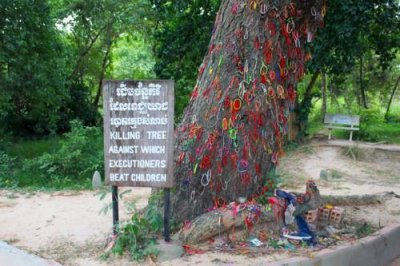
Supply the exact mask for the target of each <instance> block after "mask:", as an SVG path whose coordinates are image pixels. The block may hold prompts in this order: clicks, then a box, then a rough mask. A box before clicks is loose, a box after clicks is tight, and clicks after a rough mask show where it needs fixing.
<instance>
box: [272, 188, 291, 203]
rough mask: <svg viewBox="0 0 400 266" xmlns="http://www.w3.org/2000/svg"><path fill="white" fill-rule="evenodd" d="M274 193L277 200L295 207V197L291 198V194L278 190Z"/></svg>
mask: <svg viewBox="0 0 400 266" xmlns="http://www.w3.org/2000/svg"><path fill="white" fill-rule="evenodd" d="M275 193H276V196H278V197H279V198H282V199H285V200H287V201H288V202H289V203H291V204H293V206H296V197H295V196H293V195H292V194H290V193H287V192H286V191H283V190H280V189H277V190H276V192H275Z"/></svg>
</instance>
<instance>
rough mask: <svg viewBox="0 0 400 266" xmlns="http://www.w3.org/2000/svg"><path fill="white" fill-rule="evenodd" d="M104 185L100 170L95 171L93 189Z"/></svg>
mask: <svg viewBox="0 0 400 266" xmlns="http://www.w3.org/2000/svg"><path fill="white" fill-rule="evenodd" d="M102 186H103V184H102V183H101V175H100V173H99V171H96V172H94V174H93V178H92V189H99V188H101V187H102Z"/></svg>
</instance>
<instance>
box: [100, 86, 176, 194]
mask: <svg viewBox="0 0 400 266" xmlns="http://www.w3.org/2000/svg"><path fill="white" fill-rule="evenodd" d="M103 96H104V97H103V98H104V157H105V172H106V177H105V180H106V184H107V185H112V186H131V187H165V188H170V187H172V186H173V134H174V132H173V131H174V82H173V81H167V80H165V81H164V80H152V81H105V82H104V83H103Z"/></svg>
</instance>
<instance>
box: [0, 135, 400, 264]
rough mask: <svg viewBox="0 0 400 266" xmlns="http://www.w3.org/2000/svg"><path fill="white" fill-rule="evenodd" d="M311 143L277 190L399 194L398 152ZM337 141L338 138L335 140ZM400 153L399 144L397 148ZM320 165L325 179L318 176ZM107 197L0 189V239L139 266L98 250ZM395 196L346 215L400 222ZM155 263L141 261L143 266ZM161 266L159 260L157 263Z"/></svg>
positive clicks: (255, 260)
mask: <svg viewBox="0 0 400 266" xmlns="http://www.w3.org/2000/svg"><path fill="white" fill-rule="evenodd" d="M334 144H335V143H331V144H329V145H327V143H319V142H314V143H311V144H309V145H307V146H303V147H301V148H299V149H297V150H296V151H294V152H289V153H288V154H287V156H286V157H285V158H284V159H283V160H282V162H281V163H280V166H279V174H280V176H281V177H282V187H283V188H285V189H288V190H293V191H303V190H304V184H305V181H306V180H308V179H314V180H316V181H317V184H318V186H319V188H320V190H321V192H322V194H336V195H349V194H368V193H375V192H383V191H393V192H395V193H397V194H399V195H400V182H399V180H400V152H398V151H397V150H396V149H398V148H399V147H394V149H395V150H394V151H393V150H391V151H385V150H384V147H383V149H376V148H369V147H358V146H357V147H356V148H354V149H353V153H354V154H356V155H357V156H354V154H353V155H351V154H350V155H349V154H348V155H346V151H347V153H348V150H347V149H348V148H343V147H340V145H334ZM336 144H337V143H336ZM399 151H400V148H399ZM321 170H323V171H326V172H328V173H329V174H328V177H325V178H321V177H320V173H321ZM149 195H150V189H148V188H145V189H143V188H132V189H130V191H128V192H127V193H126V194H125V195H124V198H123V201H124V203H125V204H121V206H123V207H122V208H121V210H120V212H121V217H122V219H126V218H127V217H129V216H130V214H131V213H132V209H131V208H130V204H129V202H132V201H135V202H136V206H137V207H138V208H142V207H144V206H145V205H146V202H147V198H148V196H149ZM110 202H111V195H110V194H108V195H107V196H106V197H105V199H103V200H101V199H100V195H99V193H98V192H95V191H80V192H55V193H49V192H47V193H46V192H35V193H31V192H14V191H7V190H2V191H0V239H2V240H5V241H7V242H9V243H11V244H13V245H15V246H17V247H20V248H22V249H25V250H28V251H30V252H33V253H35V254H38V255H40V256H43V257H46V258H50V259H53V260H56V261H58V262H60V263H62V264H63V265H85V266H86V265H88V266H91V265H93V266H94V265H96V266H97V265H136V263H133V262H131V261H129V259H127V258H111V259H109V260H107V261H102V260H101V259H100V255H101V254H102V252H103V248H104V244H105V242H106V239H107V237H108V236H109V235H110V233H111V230H112V214H111V211H109V212H108V213H107V214H104V212H103V210H104V208H106V207H107V206H109V205H110ZM398 206H400V200H399V199H397V198H393V199H392V200H389V201H387V202H386V203H385V204H382V205H379V206H367V207H348V208H346V211H347V212H346V215H349V216H351V217H352V218H354V219H366V220H368V221H369V222H371V223H373V224H374V225H377V226H379V225H380V226H384V225H386V224H389V223H392V222H400V208H399V207H398ZM287 256H288V255H287V254H285V252H282V253H280V254H275V255H272V256H270V255H269V256H258V257H252V256H246V255H233V254H229V253H217V252H211V253H207V254H203V255H196V256H185V257H183V258H180V259H176V260H173V261H171V262H168V263H163V264H162V265H177V264H181V265H210V264H214V265H262V264H264V265H265V263H266V262H268V261H274V260H277V259H280V258H284V257H287ZM143 264H146V265H154V264H155V263H154V262H152V261H146V262H145V263H141V264H140V265H143ZM157 265H158V264H157Z"/></svg>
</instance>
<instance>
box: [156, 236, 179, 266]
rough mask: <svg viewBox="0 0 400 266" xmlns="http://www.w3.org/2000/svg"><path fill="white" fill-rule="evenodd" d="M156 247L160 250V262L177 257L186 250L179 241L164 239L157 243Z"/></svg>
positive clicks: (158, 256) (158, 257)
mask: <svg viewBox="0 0 400 266" xmlns="http://www.w3.org/2000/svg"><path fill="white" fill-rule="evenodd" d="M156 248H157V249H158V251H159V253H158V255H157V261H158V262H164V261H169V260H173V259H177V258H180V257H182V256H183V254H185V250H184V249H183V247H182V245H181V243H180V242H179V241H171V242H165V241H164V240H162V241H159V242H158V243H157V245H156Z"/></svg>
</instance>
